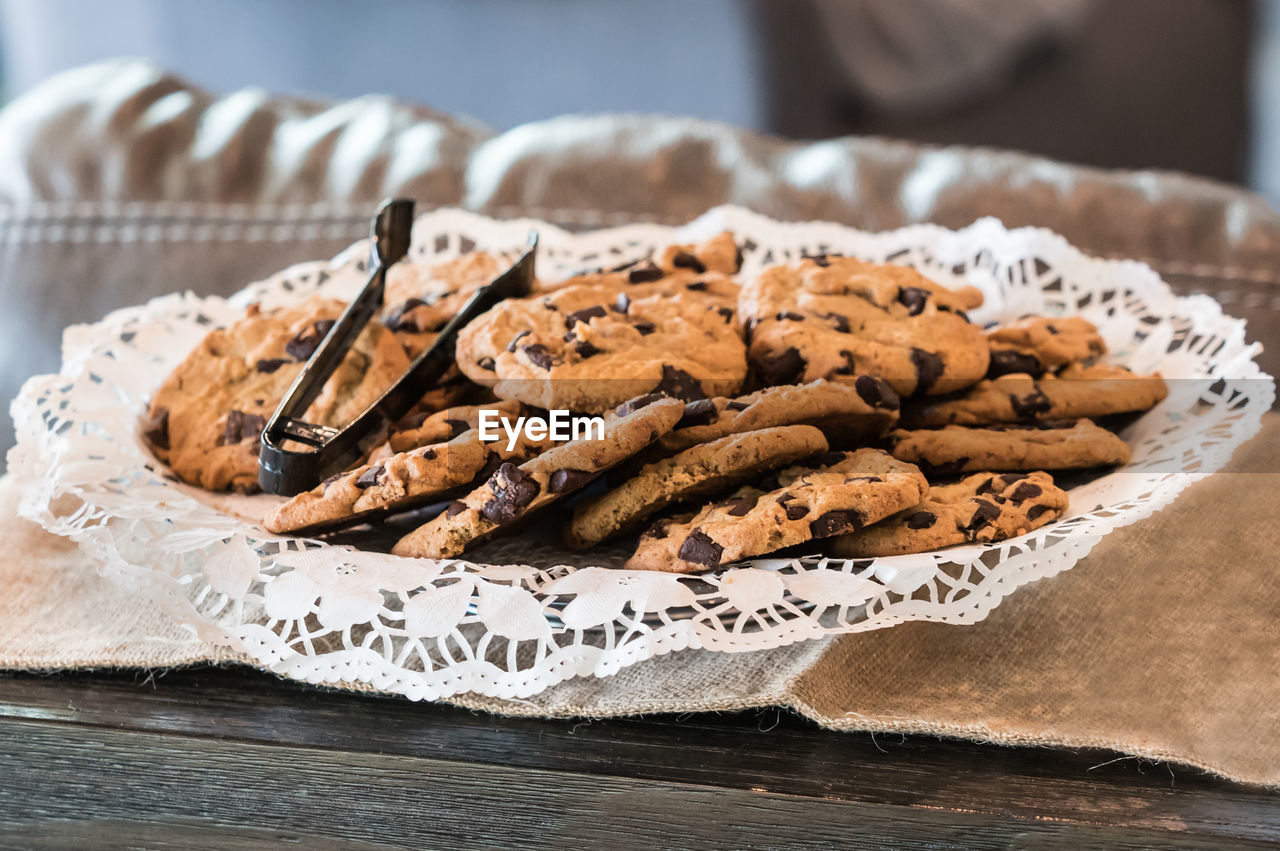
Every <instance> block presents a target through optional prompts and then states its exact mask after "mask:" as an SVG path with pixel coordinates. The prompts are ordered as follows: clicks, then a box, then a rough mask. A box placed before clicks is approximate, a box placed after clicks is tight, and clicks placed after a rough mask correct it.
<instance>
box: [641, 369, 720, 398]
mask: <svg viewBox="0 0 1280 851" xmlns="http://www.w3.org/2000/svg"><path fill="white" fill-rule="evenodd" d="M654 391H655V392H657V393H663V394H665V395H667V396H671V397H673V398H676V399H683V400H685V401H690V400H693V399H705V398H706V397H707V394H706V393H704V392H703V390H702V384H700V383H699V382H698V379H696V378H694V377H693V376H692V375H690V374H689V373H687V372H685V371H684V370H683V369H676V368H675V367H674V366H671V365H670V364H663V365H662V380H661V381H659V382H658V386H657V387H655V388H654Z"/></svg>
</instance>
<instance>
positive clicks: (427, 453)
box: [422, 446, 436, 461]
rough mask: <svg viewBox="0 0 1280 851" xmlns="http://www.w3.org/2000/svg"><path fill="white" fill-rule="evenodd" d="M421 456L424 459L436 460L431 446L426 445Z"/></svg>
mask: <svg viewBox="0 0 1280 851" xmlns="http://www.w3.org/2000/svg"><path fill="white" fill-rule="evenodd" d="M422 457H423V458H425V459H426V460H428V461H434V460H436V451H435V449H433V448H432V447H430V446H428V447H427V448H426V449H424V450H422Z"/></svg>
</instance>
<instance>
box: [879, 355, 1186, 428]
mask: <svg viewBox="0 0 1280 851" xmlns="http://www.w3.org/2000/svg"><path fill="white" fill-rule="evenodd" d="M1168 393H1169V391H1168V388H1166V387H1165V384H1164V379H1163V378H1161V377H1160V374H1159V373H1155V374H1153V375H1134V374H1133V373H1132V372H1130V371H1129V370H1127V369H1125V368H1124V367H1122V366H1113V365H1110V364H1094V365H1093V366H1089V367H1081V366H1078V365H1076V364H1070V365H1068V366H1066V367H1065V368H1063V370H1062V371H1061V372H1060V373H1058V374H1057V375H1045V376H1044V377H1043V378H1039V379H1036V378H1032V377H1031V376H1029V375H1024V374H1014V375H1002V376H1000V377H999V378H995V379H985V380H983V381H981V382H979V383H978V384H976V385H974V387H973V388H971V389H970V390H968V391H966V392H965V393H963V394H960V395H958V396H956V397H954V398H951V399H938V400H932V399H923V400H914V401H913V402H912V403H911V404H908V405H904V406H903V410H902V423H903V425H904V426H906V427H908V428H926V427H933V426H944V425H951V424H955V425H985V424H988V423H1016V422H1036V421H1042V420H1071V419H1076V418H1079V417H1088V418H1090V419H1097V418H1099V417H1105V416H1109V415H1111V414H1125V413H1131V412H1134V411H1146V410H1149V409H1150V408H1152V407H1154V406H1155V405H1157V404H1159V403H1160V402H1161V401H1162V400H1163V399H1164V398H1165V396H1167V395H1168Z"/></svg>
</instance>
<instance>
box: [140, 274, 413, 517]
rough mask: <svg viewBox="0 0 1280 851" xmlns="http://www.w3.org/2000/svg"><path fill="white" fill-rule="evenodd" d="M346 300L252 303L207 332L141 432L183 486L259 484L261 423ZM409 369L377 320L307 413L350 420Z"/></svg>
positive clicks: (315, 418) (330, 421)
mask: <svg viewBox="0 0 1280 851" xmlns="http://www.w3.org/2000/svg"><path fill="white" fill-rule="evenodd" d="M345 306H346V305H344V304H343V303H342V302H340V301H335V300H333V299H325V298H321V297H319V296H314V297H312V298H310V299H308V300H307V301H305V302H303V303H302V304H300V305H298V306H297V307H290V308H282V309H279V310H274V311H263V310H259V309H258V306H257V305H252V306H250V308H249V309H248V310H247V311H246V314H245V317H244V318H243V319H241V320H239V321H238V322H236V323H235V324H234V325H231V326H230V327H228V328H219V329H215V330H213V331H210V332H209V334H208V335H207V336H206V337H205V338H204V339H203V340H202V341H200V343H199V345H197V346H196V347H195V349H194V350H193V351H192V352H191V354H189V355H187V357H186V359H185V360H184V361H183V362H182V363H181V364H179V365H178V367H177V368H176V369H175V370H174V371H173V373H172V374H170V375H169V377H168V378H167V379H165V382H164V384H162V385H161V386H160V389H159V390H157V391H156V394H155V396H154V397H153V399H152V401H151V406H150V410H149V411H148V414H147V421H146V422H145V424H144V426H143V435H144V437H145V438H146V439H147V442H148V443H149V444H150V445H151V447H152V448H153V449H154V451H155V453H156V455H157V456H158V457H159V458H161V459H162V460H164V461H166V462H168V464H169V466H170V467H171V468H172V469H173V472H174V473H175V474H176V475H177V476H178V478H180V479H182V480H183V481H185V482H189V483H191V484H194V485H199V486H200V487H204V488H208V489H210V490H226V489H235V490H239V491H245V492H252V491H255V490H257V488H258V450H259V438H260V437H261V435H262V429H263V428H264V427H265V426H266V422H267V419H269V418H270V416H271V414H272V413H273V412H274V411H275V409H276V406H277V405H279V403H280V400H281V399H282V398H283V397H284V394H285V391H286V390H288V388H289V386H290V385H291V384H292V383H293V380H294V378H296V377H297V375H298V373H299V372H301V371H302V367H303V365H304V364H305V363H306V361H307V359H308V358H310V357H311V354H312V353H313V352H314V351H315V350H316V347H317V346H319V345H320V341H321V340H323V339H324V336H325V335H326V334H327V333H328V332H329V329H330V328H332V327H333V324H334V322H335V321H336V320H337V318H338V317H339V316H340V315H341V314H342V311H343V309H344V308H345ZM408 365H409V361H408V358H407V357H406V356H405V353H404V349H403V348H402V347H401V345H400V343H398V342H397V341H396V338H395V336H394V335H393V334H392V333H391V332H390V331H388V330H387V329H386V328H384V327H383V326H381V325H379V324H378V323H376V322H375V323H370V324H369V325H368V326H366V327H365V328H364V330H363V331H362V332H361V334H360V335H359V337H357V338H356V340H355V342H354V343H353V344H352V346H351V350H350V351H349V352H348V353H347V355H346V357H345V358H344V359H343V361H342V363H341V364H339V366H338V368H337V370H335V371H334V373H333V375H332V376H330V378H329V380H328V382H327V383H326V384H325V385H324V389H323V390H322V391H321V393H320V395H319V396H318V397H317V398H316V400H315V401H314V402H313V403H312V404H311V406H310V407H309V408H308V409H307V411H306V413H305V414H304V417H303V418H304V419H305V420H307V421H308V422H312V423H316V424H319V425H327V426H333V427H341V426H344V425H346V424H347V423H348V422H350V421H351V420H352V419H354V418H355V416H356V415H357V414H359V413H360V412H361V411H363V410H364V409H365V407H367V406H368V405H369V404H370V403H371V402H373V401H374V400H375V399H377V398H378V396H380V395H381V394H382V392H383V391H384V390H385V389H386V388H387V387H389V386H390V385H391V384H392V382H393V381H395V379H397V378H398V377H399V376H400V375H401V374H402V373H403V372H404V370H405V369H406V368H407V367H408Z"/></svg>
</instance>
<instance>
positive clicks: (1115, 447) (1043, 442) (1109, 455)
mask: <svg viewBox="0 0 1280 851" xmlns="http://www.w3.org/2000/svg"><path fill="white" fill-rule="evenodd" d="M889 441H890V444H891V445H892V448H891V449H890V450H889V451H890V453H891V454H892V455H893V457H894V458H898V459H901V460H903V461H910V462H911V463H913V464H916V465H918V466H919V467H920V469H921V470H923V471H924V472H925V475H927V476H929V477H930V478H933V477H934V476H954V475H958V474H960V473H972V472H976V471H978V470H1074V469H1082V468H1086V467H1102V466H1114V465H1118V464H1127V463H1129V447H1128V445H1127V444H1126V443H1125V442H1124V441H1123V440H1121V439H1120V438H1119V437H1117V436H1116V435H1114V434H1112V433H1111V432H1109V431H1107V430H1106V429H1105V428H1100V427H1098V426H1097V425H1095V424H1094V423H1093V421H1092V420H1086V419H1081V420H1075V421H1070V420H1050V421H1047V422H1042V423H1036V424H1034V425H1028V426H1021V425H991V426H987V427H985V428H969V427H967V426H954V425H953V426H947V427H945V428H941V429H931V430H923V431H906V430H902V429H899V430H896V431H893V432H891V433H890V434H889Z"/></svg>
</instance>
